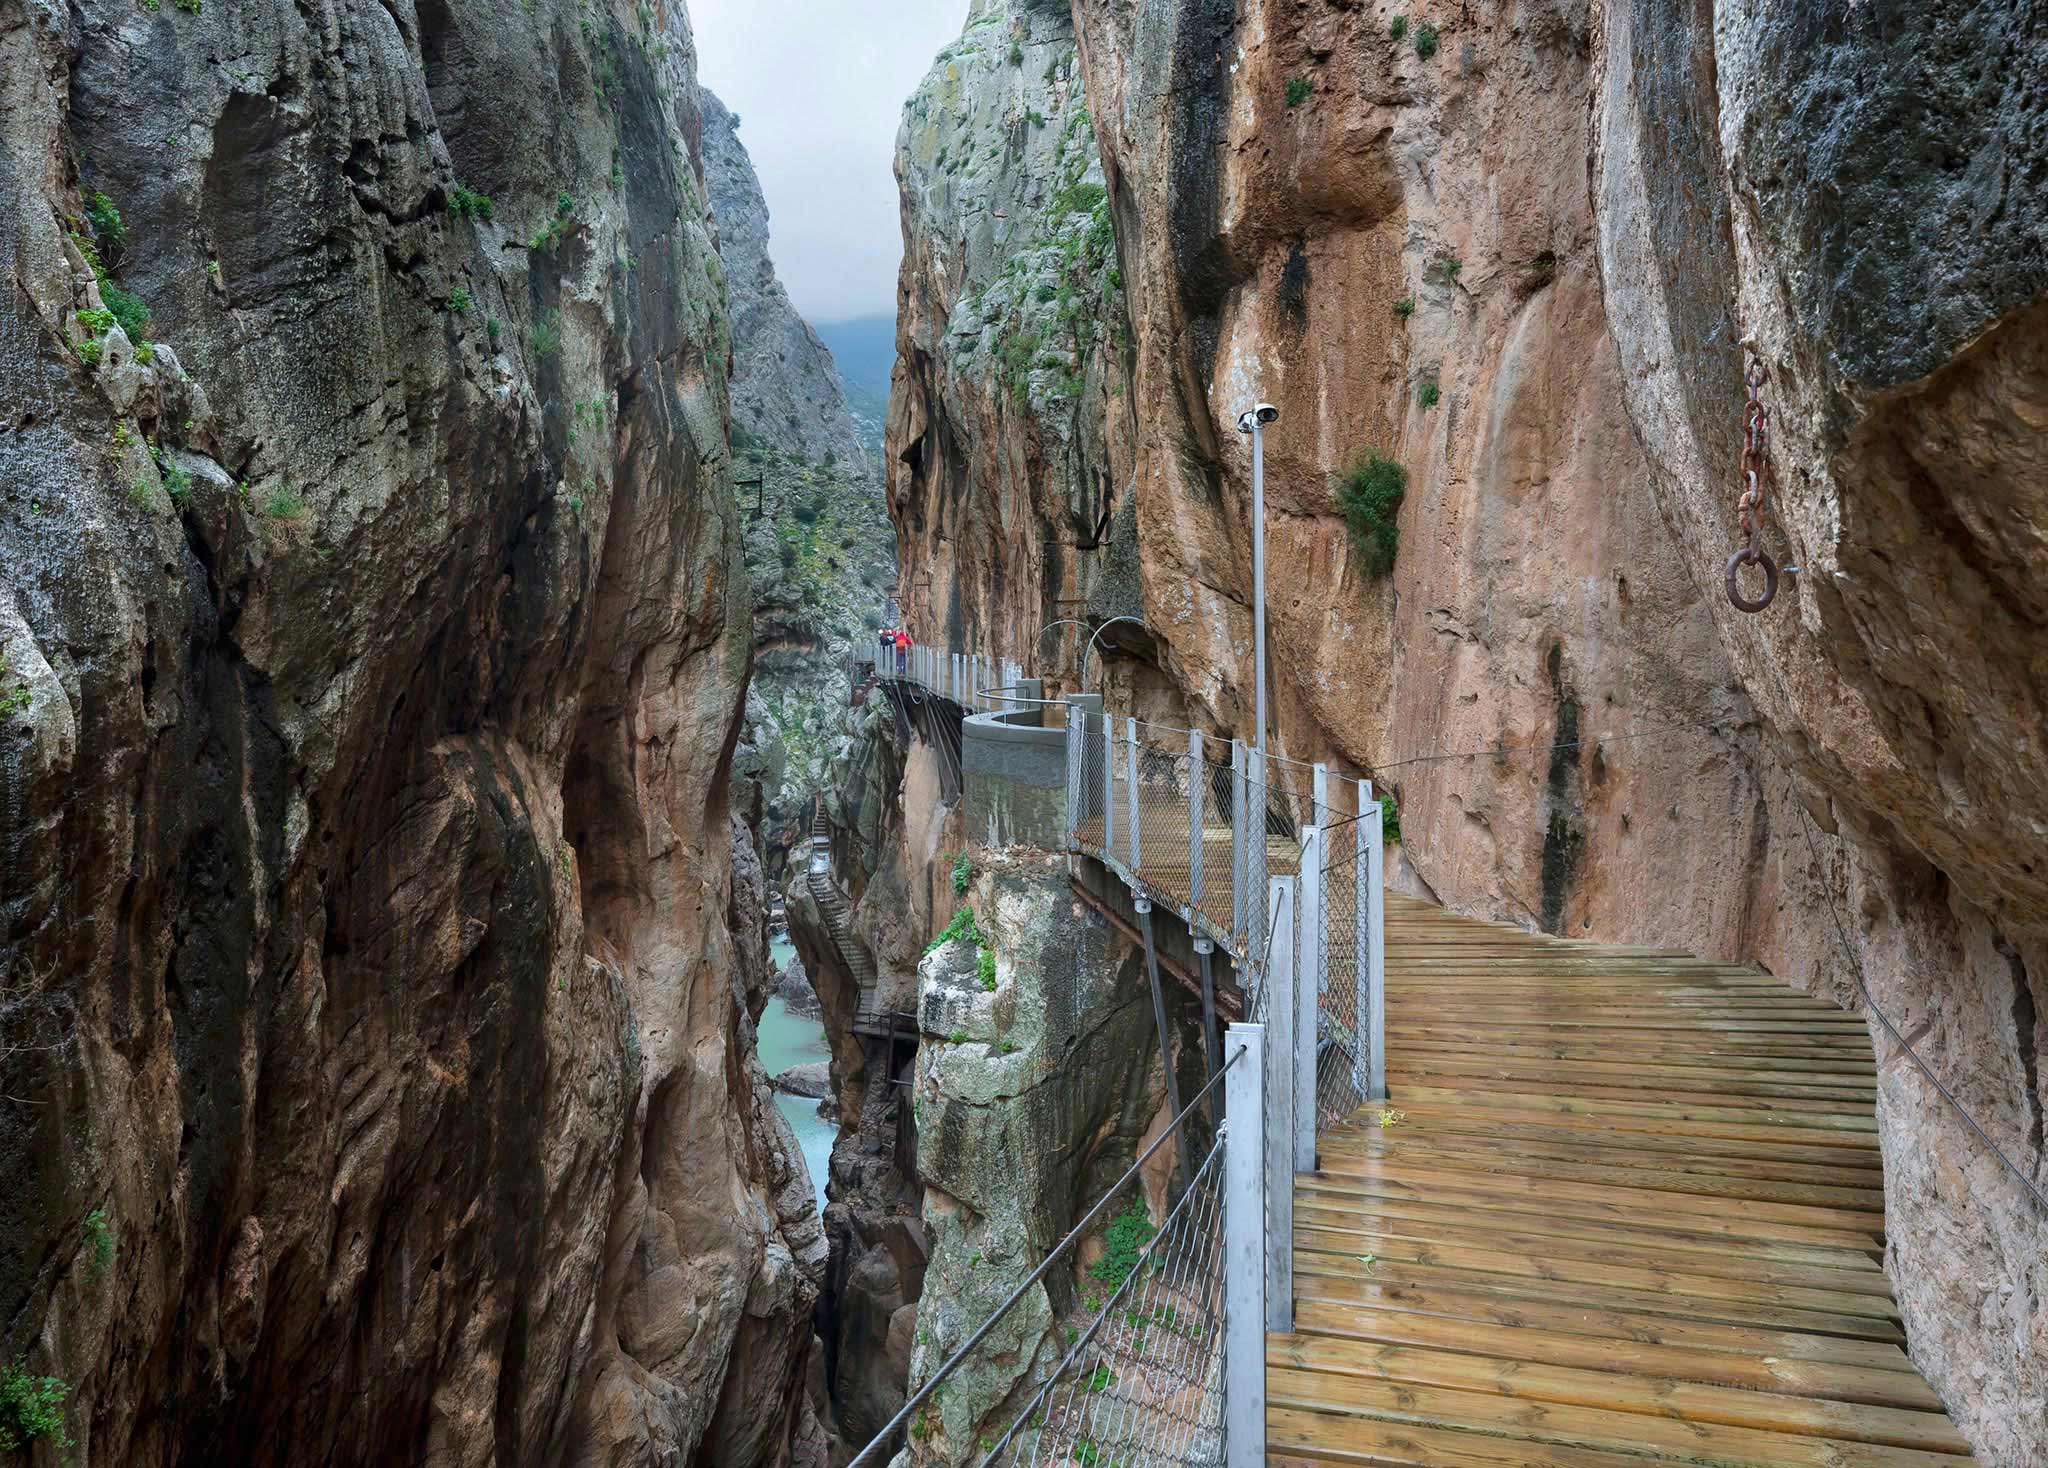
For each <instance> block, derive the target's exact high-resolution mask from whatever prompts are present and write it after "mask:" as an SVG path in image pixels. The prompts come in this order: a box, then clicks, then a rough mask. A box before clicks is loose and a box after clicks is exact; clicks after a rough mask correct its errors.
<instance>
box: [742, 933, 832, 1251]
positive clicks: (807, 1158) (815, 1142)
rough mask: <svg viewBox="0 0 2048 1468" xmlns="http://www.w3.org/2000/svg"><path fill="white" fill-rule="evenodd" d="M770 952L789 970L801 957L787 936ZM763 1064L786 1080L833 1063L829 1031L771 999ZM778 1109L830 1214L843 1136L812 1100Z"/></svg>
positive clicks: (762, 1033)
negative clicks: (829, 1181) (830, 1188)
mask: <svg viewBox="0 0 2048 1468" xmlns="http://www.w3.org/2000/svg"><path fill="white" fill-rule="evenodd" d="M768 951H769V954H770V956H771V957H772V958H773V960H774V963H775V966H776V967H777V968H778V969H780V968H783V967H786V966H787V965H788V963H789V961H790V959H791V958H793V957H795V956H796V948H795V946H794V945H793V944H791V942H790V941H789V937H788V935H787V934H784V933H777V934H775V935H774V936H773V937H772V938H770V939H769V941H768ZM758 1034H759V1045H760V1050H761V1064H762V1066H763V1068H765V1069H766V1070H767V1072H768V1074H769V1075H770V1076H771V1077H773V1076H778V1075H781V1074H782V1072H784V1071H786V1070H788V1069H789V1068H790V1067H791V1066H793V1065H802V1064H804V1063H805V1062H807V1061H812V1060H827V1059H830V1058H831V1054H832V1052H831V1050H830V1048H829V1047H828V1046H827V1045H826V1044H825V1027H824V1025H822V1024H820V1023H819V1022H818V1021H817V1020H814V1019H804V1018H803V1017H801V1016H800V1015H794V1014H791V1013H790V1012H789V1007H788V1006H787V1005H786V1004H784V1003H783V1002H782V999H781V997H780V996H779V995H771V996H770V997H769V1000H768V1007H767V1008H766V1009H764V1010H762V1011H761V1024H760V1028H759V1032H758ZM775 1104H776V1105H777V1106H779V1107H780V1108H781V1109H782V1114H783V1116H784V1117H785V1118H787V1119H788V1121H789V1129H790V1130H791V1131H792V1132H795V1133H796V1145H797V1150H798V1151H800V1152H802V1153H803V1155H804V1167H805V1168H806V1169H807V1170H808V1171H809V1172H810V1175H811V1190H812V1191H813V1192H815V1193H816V1194H817V1195H818V1211H819V1212H820V1213H823V1212H824V1211H825V1180H826V1178H828V1177H829V1176H830V1175H831V1168H832V1142H833V1139H834V1137H836V1136H837V1135H838V1130H839V1129H838V1128H837V1127H836V1126H834V1125H833V1124H832V1123H831V1122H829V1121H826V1120H825V1119H824V1118H823V1117H821V1116H819V1115H818V1103H817V1102H816V1101H813V1100H812V1099H811V1098H810V1097H808V1096H785V1095H783V1094H782V1092H780V1091H777V1092H776V1093H775Z"/></svg>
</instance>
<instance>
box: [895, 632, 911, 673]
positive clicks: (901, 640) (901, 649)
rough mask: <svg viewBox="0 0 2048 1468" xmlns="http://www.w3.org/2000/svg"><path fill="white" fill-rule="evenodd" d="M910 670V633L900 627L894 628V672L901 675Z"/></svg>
mask: <svg viewBox="0 0 2048 1468" xmlns="http://www.w3.org/2000/svg"><path fill="white" fill-rule="evenodd" d="M909 671H910V634H909V633H908V632H905V631H904V630H903V629H902V628H900V627H899V628H897V629H896V672H897V675H898V676H899V677H900V676H901V675H903V674H905V673H908V672H909Z"/></svg>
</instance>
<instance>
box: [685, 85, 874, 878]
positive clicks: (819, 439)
mask: <svg viewBox="0 0 2048 1468" xmlns="http://www.w3.org/2000/svg"><path fill="white" fill-rule="evenodd" d="M704 160H705V161H704V172H705V183H706V187H707V189H708V190H709V193H710V202H711V210H712V214H713V216H714V218H715V219H716V220H717V224H718V238H719V254H720V258H721V259H722V260H723V261H724V263H725V267H726V270H727V285H728V290H729V296H730V301H731V313H732V423H733V430H732V442H733V449H734V453H735V469H734V488H735V491H736V495H737V498H738V501H739V504H740V506H741V513H742V516H743V525H744V536H745V540H744V544H745V547H746V557H747V569H748V572H749V573H750V575H751V577H752V580H753V585H754V679H753V687H752V697H751V698H750V700H749V703H748V709H747V743H748V745H749V747H750V749H751V750H752V751H753V752H754V753H755V754H756V756H757V759H758V765H757V768H758V771H759V774H760V777H761V780H762V783H763V785H764V787H765V792H764V793H765V808H764V810H763V812H762V825H763V827H764V830H765V832H766V834H767V836H768V840H769V863H770V870H771V873H772V874H774V875H776V876H777V877H778V878H779V876H780V873H781V863H782V858H783V854H784V853H785V852H786V851H787V850H788V848H789V846H790V844H791V843H792V842H794V841H798V840H801V839H802V838H803V836H804V835H805V834H806V833H805V832H803V831H802V830H800V829H799V823H800V822H801V820H802V811H803V807H804V804H805V802H806V801H807V800H808V799H809V797H810V796H811V794H812V793H813V792H814V791H815V790H816V789H817V788H818V787H819V785H820V784H821V783H822V782H823V780H824V777H825V771H826V768H827V767H828V765H829V764H830V762H831V761H832V759H833V757H834V756H835V755H836V754H838V753H839V751H840V741H839V738H838V735H839V729H840V725H841V724H842V723H843V721H844V718H845V710H846V706H847V698H848V695H849V693H850V691H851V689H852V687H853V686H854V685H855V683H856V681H857V680H855V679H854V678H853V676H852V674H851V671H850V665H851V664H852V662H853V661H854V660H855V659H857V658H858V659H865V658H872V657H873V656H874V655H875V649H876V645H877V644H876V641H875V634H876V633H877V632H878V631H879V630H880V629H881V626H882V624H883V622H884V621H885V620H886V602H887V598H888V594H889V591H890V589H891V587H892V586H893V584H894V582H895V569H896V563H895V543H894V542H895V537H894V534H893V532H892V531H891V529H890V526H889V519H888V512H887V510H886V509H885V507H884V505H883V498H882V482H881V478H880V476H879V475H878V474H877V473H876V471H875V466H874V464H873V463H872V462H871V460H870V457H869V455H868V453H867V450H866V448H865V446H864V444H863V442H862V440H861V435H860V428H859V425H858V424H856V423H855V421H854V418H853V415H852V413H851V412H850V411H849V410H848V408H847V405H846V395H845V391H844V389H843V388H842V386H841V385H840V381H839V374H838V372H837V370H835V368H834V367H833V365H832V355H831V353H829V352H828V351H826V350H825V346H824V343H822V342H820V341H819V340H818V334H817V333H816V332H815V331H813V330H811V327H810V325H809V323H807V322H806V321H805V320H804V319H803V318H802V317H801V316H799V315H798V314H797V311H796V307H795V306H793V305H792V304H791V303H790V299H789V293H788V292H787V291H786V290H784V289H783V286H782V282H781V281H780V280H779V279H777V277H776V274H775V265H774V262H773V261H771V260H770V259H769V257H768V204H767V200H766V199H765V198H763V196H762V193H761V183H760V180H759V179H758V178H757V177H756V176H755V174H754V165H753V162H752V160H751V159H749V158H748V156H747V150H746V147H745V145H744V144H742V143H741V141H740V138H739V119H738V118H736V117H734V116H733V115H732V113H730V112H729V111H727V110H726V108H725V107H724V106H723V104H721V103H720V102H719V101H718V99H717V98H715V97H709V96H707V97H706V99H705V105H704Z"/></svg>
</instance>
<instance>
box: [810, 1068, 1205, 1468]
mask: <svg viewBox="0 0 2048 1468" xmlns="http://www.w3.org/2000/svg"><path fill="white" fill-rule="evenodd" d="M1245 1048H1246V1047H1244V1046H1242V1045H1240V1046H1239V1047H1238V1048H1237V1053H1236V1054H1234V1055H1232V1056H1231V1057H1230V1058H1229V1059H1228V1060H1226V1061H1224V1063H1223V1065H1222V1067H1221V1068H1220V1069H1218V1070H1217V1072H1216V1074H1215V1075H1213V1076H1211V1077H1210V1078H1209V1082H1208V1084H1207V1085H1205V1086H1203V1087H1202V1089H1201V1090H1199V1091H1197V1092H1196V1093H1195V1095H1194V1098H1193V1099H1192V1100H1190V1101H1189V1102H1188V1103H1187V1104H1186V1105H1185V1106H1183V1107H1181V1109H1180V1114H1179V1115H1177V1116H1175V1117H1174V1119H1173V1120H1172V1121H1170V1122H1168V1123H1167V1124H1166V1125H1165V1126H1164V1127H1163V1128H1162V1129H1161V1130H1160V1133H1159V1135H1158V1136H1156V1137H1154V1138H1153V1139H1152V1145H1151V1146H1149V1147H1147V1148H1146V1149H1145V1150H1144V1151H1143V1152H1140V1153H1139V1154H1138V1156H1137V1160H1136V1161H1134V1162H1132V1163H1131V1165H1130V1167H1129V1168H1128V1169H1126V1170H1125V1172H1124V1175H1123V1176H1122V1177H1120V1178H1118V1179H1117V1180H1116V1181H1115V1182H1114V1183H1112V1184H1110V1186H1109V1187H1108V1188H1107V1189H1106V1190H1105V1191H1104V1192H1103V1194H1102V1196H1101V1197H1100V1198H1098V1199H1096V1201H1095V1206H1094V1207H1093V1208H1090V1209H1089V1210H1088V1211H1087V1212H1086V1213H1084V1214H1082V1215H1081V1217H1080V1219H1079V1221H1077V1222H1076V1223H1075V1224H1074V1226H1073V1227H1072V1228H1071V1229H1069V1230H1068V1231H1067V1234H1066V1237H1064V1238H1062V1239H1061V1240H1060V1241H1059V1242H1058V1243H1057V1244H1055V1245H1053V1247H1052V1249H1051V1251H1050V1252H1049V1253H1047V1254H1046V1256H1045V1258H1044V1260H1043V1261H1041V1262H1040V1264H1039V1266H1038V1267H1037V1268H1036V1269H1034V1270H1032V1271H1031V1273H1030V1274H1028V1275H1026V1276H1025V1277H1024V1279H1023V1282H1022V1283H1020V1284H1019V1285H1018V1286H1017V1287H1016V1288H1015V1289H1013V1290H1011V1291H1010V1293H1009V1294H1008V1295H1007V1296H1006V1297H1004V1299H1003V1302H1002V1303H1001V1304H999V1305H997V1306H996V1308H995V1310H994V1311H993V1312H991V1313H990V1315H989V1317H988V1319H986V1320H984V1321H983V1322H982V1323H981V1325H980V1326H979V1327H977V1328H976V1330H975V1331H974V1333H973V1334H972V1335H970V1336H968V1338H967V1339H966V1341H965V1342H963V1343H962V1344H961V1346H960V1348H959V1349H958V1350H956V1351H955V1352H953V1354H952V1355H951V1356H949V1357H947V1358H946V1360H945V1362H944V1363H943V1364H942V1365H940V1367H939V1369H938V1370H937V1371H934V1372H933V1373H932V1374H931V1375H930V1376H929V1377H927V1378H926V1379H925V1383H924V1385H923V1386H921V1387H919V1388H918V1389H917V1390H916V1391H915V1392H913V1393H911V1395H910V1399H909V1400H908V1401H906V1402H905V1403H904V1404H903V1405H902V1407H900V1408H899V1409H898V1410H897V1412H896V1415H895V1416H894V1417H891V1418H890V1419H889V1420H888V1422H887V1423H885V1424H884V1425H883V1427H882V1430H881V1431H880V1432H877V1433H876V1434H875V1435H874V1436H873V1437H872V1438H870V1439H869V1440H868V1445H867V1446H866V1447H864V1448H862V1449H861V1450H860V1451H859V1452H858V1453H855V1454H854V1455H853V1459H852V1461H851V1462H849V1463H848V1464H847V1468H859V1465H860V1464H862V1463H863V1462H866V1461H867V1459H868V1456H869V1455H870V1454H871V1453H873V1452H874V1450H875V1448H876V1447H877V1446H878V1445H880V1444H882V1443H885V1442H888V1441H889V1440H890V1439H891V1438H892V1437H893V1436H894V1435H895V1434H896V1432H897V1430H898V1429H899V1428H901V1427H902V1426H903V1425H904V1424H905V1423H907V1422H909V1421H910V1418H911V1414H912V1413H914V1412H915V1411H916V1410H917V1409H918V1408H919V1407H921V1406H923V1405H924V1403H925V1401H926V1399H928V1398H929V1397H930V1396H931V1395H932V1393H933V1392H934V1391H936V1390H937V1389H938V1388H939V1386H940V1384H941V1383H943V1382H944V1381H945V1379H946V1378H947V1377H948V1376H950V1375H951V1374H952V1372H953V1369H954V1368H955V1367H957V1366H958V1365H959V1364H960V1363H961V1362H962V1361H964V1360H966V1359H967V1356H968V1354H969V1353H970V1352H972V1351H973V1350H974V1348H975V1347H976V1346H978V1345H980V1344H981V1343H982V1341H983V1340H985V1339H986V1338H987V1337H988V1333H989V1332H990V1331H992V1330H994V1329H995V1328H996V1326H997V1324H999V1323H1000V1322H1001V1320H1002V1318H1003V1317H1004V1316H1005V1315H1007V1314H1008V1313H1009V1312H1010V1310H1011V1309H1012V1308H1013V1307H1014V1306H1015V1305H1016V1304H1017V1302H1018V1301H1019V1300H1021V1299H1023V1298H1024V1295H1025V1292H1026V1291H1027V1290H1029V1289H1030V1288H1031V1287H1032V1286H1033V1285H1035V1284H1037V1283H1038V1282H1039V1281H1040V1280H1041V1279H1043V1278H1045V1276H1046V1275H1047V1274H1048V1273H1049V1272H1050V1271H1051V1269H1052V1267H1053V1265H1054V1264H1056V1263H1058V1262H1059V1261H1060V1259H1061V1258H1063V1257H1064V1256H1065V1255H1066V1252H1067V1251H1068V1250H1069V1249H1070V1248H1072V1247H1073V1245H1074V1244H1075V1243H1076V1242H1078V1241H1079V1240H1080V1238H1081V1236H1082V1235H1083V1234H1084V1233H1086V1232H1087V1230H1088V1226H1089V1225H1090V1224H1091V1223H1093V1222H1095V1220H1096V1218H1097V1217H1099V1216H1100V1215H1101V1213H1102V1211H1103V1210H1104V1209H1105V1208H1107V1207H1108V1206H1109V1205H1110V1203H1111V1201H1112V1200H1114V1199H1115V1198H1117V1197H1119V1196H1121V1194H1122V1193H1123V1190H1124V1188H1125V1186H1126V1185H1128V1184H1129V1183H1130V1181H1131V1179H1133V1178H1135V1177H1136V1176H1137V1175H1138V1173H1139V1171H1140V1169H1142V1168H1143V1167H1144V1165H1145V1164H1146V1163H1147V1162H1149V1161H1151V1160H1152V1154H1153V1153H1155V1152H1157V1151H1158V1150H1159V1149H1160V1148H1161V1147H1163V1146H1165V1145H1166V1142H1167V1139H1168V1138H1169V1137H1177V1136H1179V1135H1180V1129H1181V1123H1183V1122H1185V1121H1186V1120H1187V1119H1188V1117H1189V1116H1190V1115H1192V1114H1193V1112H1194V1110H1195V1108H1196V1107H1197V1106H1200V1105H1201V1104H1202V1102H1204V1101H1205V1100H1207V1099H1208V1096H1209V1093H1210V1092H1211V1091H1213V1090H1215V1089H1216V1086H1217V1084H1218V1083H1219V1082H1221V1081H1222V1079H1223V1077H1224V1076H1225V1075H1227V1074H1228V1073H1229V1071H1230V1068H1231V1067H1232V1066H1233V1065H1236V1064H1237V1062H1238V1061H1239V1060H1241V1059H1242V1058H1243V1057H1244V1054H1245Z"/></svg>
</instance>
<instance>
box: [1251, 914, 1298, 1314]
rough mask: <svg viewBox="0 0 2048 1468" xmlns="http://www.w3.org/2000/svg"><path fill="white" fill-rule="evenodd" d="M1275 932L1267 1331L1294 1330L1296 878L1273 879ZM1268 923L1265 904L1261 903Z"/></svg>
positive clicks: (1270, 971) (1269, 1033)
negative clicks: (1292, 978)
mask: <svg viewBox="0 0 2048 1468" xmlns="http://www.w3.org/2000/svg"><path fill="white" fill-rule="evenodd" d="M1269 896H1270V900H1271V902H1272V905H1273V927H1272V931H1273V934H1274V938H1273V948H1272V951H1271V952H1270V953H1269V954H1268V955H1267V957H1268V959H1269V963H1268V966H1267V971H1266V984H1267V993H1268V994H1269V995H1272V994H1273V987H1272V986H1273V985H1275V984H1280V985H1282V986H1283V987H1282V988H1281V990H1280V992H1279V994H1278V995H1277V996H1275V997H1274V998H1273V1000H1272V1002H1270V1003H1269V1004H1268V1005H1267V1006H1266V1113H1265V1132H1266V1140H1265V1164H1266V1329H1268V1330H1283V1331H1285V1330H1292V1329H1294V1006H1293V1005H1292V1004H1291V1003H1289V1002H1288V994H1287V991H1286V989H1285V988H1284V985H1285V984H1286V982H1287V979H1286V975H1288V974H1290V973H1292V972H1293V968H1294V901H1295V888H1294V879H1293V878H1292V877H1275V878H1273V884H1272V888H1271V890H1270V894H1269ZM1258 906H1259V908H1260V921H1261V922H1263V921H1264V920H1265V911H1264V910H1265V907H1266V903H1265V902H1260V903H1259V904H1258Z"/></svg>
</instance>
